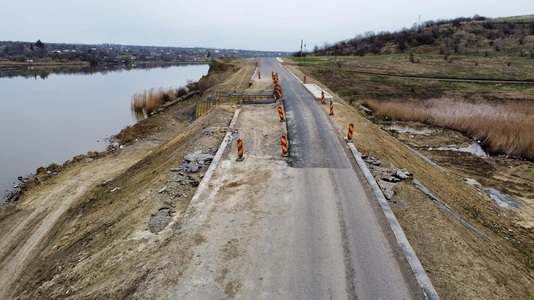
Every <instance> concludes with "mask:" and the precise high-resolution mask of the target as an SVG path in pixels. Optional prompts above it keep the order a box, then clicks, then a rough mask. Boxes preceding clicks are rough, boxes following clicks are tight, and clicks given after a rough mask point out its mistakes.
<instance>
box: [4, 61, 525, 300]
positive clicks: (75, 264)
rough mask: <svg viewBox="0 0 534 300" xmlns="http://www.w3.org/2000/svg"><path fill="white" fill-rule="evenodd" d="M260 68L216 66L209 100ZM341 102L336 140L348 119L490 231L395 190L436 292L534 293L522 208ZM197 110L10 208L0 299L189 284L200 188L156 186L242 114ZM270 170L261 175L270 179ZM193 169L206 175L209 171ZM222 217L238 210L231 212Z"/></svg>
mask: <svg viewBox="0 0 534 300" xmlns="http://www.w3.org/2000/svg"><path fill="white" fill-rule="evenodd" d="M254 69H255V65H254V61H253V60H248V61H242V62H233V65H232V66H231V67H229V68H226V69H224V68H222V69H220V70H219V71H220V72H219V74H217V75H214V76H216V78H217V79H216V81H218V82H220V83H222V82H223V79H225V80H224V84H222V85H219V86H217V87H215V88H213V89H211V90H209V91H208V92H207V93H205V96H206V95H207V94H209V93H214V92H215V91H217V90H220V91H222V92H228V91H232V90H236V89H237V90H242V89H245V88H246V86H247V85H248V82H249V80H250V77H251V76H252V74H253V72H254ZM294 72H295V73H296V74H297V75H299V76H302V74H301V73H299V71H298V70H294ZM308 78H309V81H313V79H312V78H310V77H308ZM318 84H319V85H321V84H320V83H318ZM328 92H329V93H330V94H332V95H335V93H333V92H332V91H328ZM336 101H337V102H338V103H340V105H338V106H336V116H335V119H333V122H335V125H336V126H337V128H338V129H339V133H340V134H341V135H345V134H346V126H347V124H348V123H350V122H353V123H354V124H355V125H356V130H355V144H356V146H357V147H358V149H359V150H360V151H361V152H363V153H364V154H368V155H372V156H375V157H377V158H380V159H381V160H382V161H383V164H385V165H390V166H395V167H399V168H406V169H408V170H409V171H410V172H412V173H413V174H414V176H415V177H416V178H417V179H419V180H420V181H421V182H422V183H423V184H424V185H425V186H426V187H428V188H429V189H430V190H431V191H432V192H433V193H434V194H435V195H436V196H437V197H438V198H440V200H441V201H443V202H444V203H446V204H447V205H448V206H449V207H451V208H452V209H453V210H454V211H455V212H456V213H458V214H460V215H462V216H464V218H465V219H467V220H469V221H470V222H471V223H472V224H473V225H474V226H476V227H477V228H479V229H480V230H482V231H484V232H485V233H486V234H487V235H488V236H490V237H491V239H492V240H491V241H486V240H484V239H481V238H480V237H479V236H477V235H475V234H473V233H472V232H471V231H469V230H468V229H467V228H465V227H464V226H463V225H461V224H460V223H459V222H458V221H457V220H456V219H454V218H453V217H451V216H450V215H448V214H447V213H444V212H443V211H442V210H441V209H439V208H438V207H437V206H436V205H435V204H433V203H432V202H431V201H429V200H428V199H427V198H426V197H425V196H424V195H423V194H421V193H420V192H419V191H418V190H416V189H415V188H414V187H413V185H411V184H410V183H409V182H405V183H402V184H400V185H399V186H398V188H397V190H396V195H395V197H394V201H395V202H394V204H392V205H393V206H392V207H393V209H394V212H395V214H396V216H397V218H398V219H399V221H400V223H401V225H402V227H403V229H404V230H405V232H406V234H407V236H408V239H409V240H410V242H411V243H412V246H413V248H414V250H415V251H416V253H417V254H418V256H419V258H420V260H421V262H422V263H423V266H424V267H425V269H426V270H427V272H428V273H429V276H430V277H431V280H432V281H433V283H434V285H435V286H436V289H437V291H438V293H439V294H440V296H441V297H442V298H443V299H510V298H513V299H532V298H533V297H534V289H533V288H532V286H534V271H533V270H532V269H528V268H527V267H526V265H525V256H524V255H523V254H522V252H521V251H527V252H528V251H531V249H532V248H533V247H534V246H533V244H532V243H533V241H534V239H532V229H528V228H527V227H523V226H521V225H520V224H519V223H517V222H516V221H517V216H518V213H517V212H515V211H508V210H506V211H505V210H502V209H500V208H498V207H496V206H495V205H494V204H493V203H492V202H491V201H490V200H489V199H488V198H487V197H484V196H483V195H481V194H479V192H478V190H477V189H476V188H475V187H472V186H469V185H467V184H466V183H465V182H464V179H463V178H462V177H461V176H459V175H457V173H454V172H452V171H448V169H447V171H446V172H440V171H439V170H437V169H436V168H435V167H433V166H431V165H429V164H428V163H427V162H426V161H424V160H422V159H421V158H420V157H418V156H416V155H415V154H414V153H413V152H411V151H409V150H407V148H405V147H404V146H403V145H402V144H400V143H399V142H398V141H397V140H396V139H394V138H392V137H391V136H390V135H388V134H387V133H386V132H384V131H383V130H381V129H378V128H377V127H376V126H374V125H372V124H371V123H370V122H369V121H367V120H366V119H365V118H364V117H363V116H362V115H361V114H360V113H359V112H358V111H356V110H354V109H352V108H349V107H348V106H347V105H346V104H345V103H344V101H343V99H340V98H339V97H337V96H336ZM193 105H194V103H193V102H191V103H189V102H187V103H179V104H177V105H176V106H174V107H172V108H170V109H168V110H167V111H165V112H163V113H161V114H158V115H155V116H153V117H151V118H149V121H148V122H146V123H150V124H149V125H150V126H147V128H150V130H145V131H143V130H141V129H139V130H138V131H136V129H134V132H133V134H134V135H135V133H136V132H137V133H138V134H139V137H140V139H139V141H137V142H133V143H131V144H129V145H127V146H126V147H125V148H124V149H122V150H118V151H116V152H115V153H112V154H110V155H107V156H105V157H102V158H97V159H91V158H85V159H84V160H82V161H81V162H78V163H76V164H73V165H70V166H67V167H66V168H65V169H64V170H62V171H61V172H60V173H59V175H58V176H57V177H52V178H51V179H49V180H47V181H45V182H44V183H42V184H41V185H37V186H35V187H33V188H32V189H31V190H30V191H29V192H28V193H26V194H25V195H24V196H23V198H22V199H21V200H20V202H19V203H18V204H17V205H16V206H14V207H7V208H5V209H4V210H3V212H2V214H1V215H0V226H1V227H2V228H3V230H2V231H1V232H0V258H1V261H0V272H1V273H2V274H3V276H2V277H1V278H0V298H3V299H9V298H23V299H24V298H30V299H36V298H66V297H68V298H73V299H85V298H127V297H129V298H161V297H164V298H165V297H166V298H172V297H171V296H170V295H171V294H170V293H171V292H170V290H169V289H171V287H175V286H177V285H179V284H183V283H182V279H183V276H184V274H187V272H188V266H189V265H190V264H191V263H195V262H198V260H199V258H198V257H197V256H196V255H197V253H196V252H195V251H196V250H195V249H196V247H197V246H198V245H202V244H204V243H206V241H207V239H208V238H209V231H208V232H205V233H204V234H203V233H202V232H184V231H182V230H181V227H182V224H183V222H185V221H186V220H183V215H184V212H185V210H186V209H187V206H188V204H189V200H190V199H191V197H192V195H193V193H194V188H191V189H189V190H187V192H185V190H184V194H183V195H180V196H170V195H167V194H166V192H162V193H159V191H160V190H161V189H162V187H163V186H165V185H167V184H168V182H169V181H170V180H173V176H174V174H173V173H172V172H170V171H169V170H170V168H173V167H175V166H177V165H179V164H180V163H181V161H182V159H183V156H184V155H185V154H187V153H191V152H194V151H196V150H199V149H206V148H210V147H217V146H218V145H219V143H220V141H221V139H222V137H223V136H224V128H225V127H227V126H228V123H229V121H230V118H231V116H232V113H233V111H234V109H235V107H233V106H232V105H228V106H226V105H222V106H219V107H217V108H215V109H214V110H213V111H212V112H211V113H210V114H209V115H206V116H204V117H202V118H200V119H198V120H196V121H194V122H191V120H190V119H189V116H191V115H192V114H193V110H194V107H193ZM266 109H269V108H266ZM263 115H265V114H253V116H254V117H253V118H252V119H253V120H255V121H257V122H259V124H261V120H258V118H261V116H263ZM244 116H245V117H246V116H247V115H244ZM252 119H250V118H249V119H241V120H240V122H241V124H243V122H251V120H252ZM241 126H246V125H241ZM213 128H217V130H214V129H213ZM141 132H144V135H142V134H141ZM266 134H267V133H266ZM267 135H268V134H267ZM257 137H258V139H259V140H255V141H253V142H252V143H251V144H250V147H251V151H253V152H257V153H260V154H259V156H261V161H264V163H265V164H266V165H268V166H270V164H271V163H274V162H275V161H274V160H270V159H268V157H272V155H273V153H274V152H273V151H275V150H274V149H275V148H276V145H275V144H276V143H274V142H272V141H271V142H272V143H273V144H272V145H271V144H268V146H267V147H266V146H265V141H264V140H263V139H262V137H263V135H262V136H258V135H257ZM230 151H232V150H230ZM262 151H263V152H262ZM231 153H233V152H229V155H232V154H231ZM261 153H263V154H261ZM257 167H258V168H260V167H261V164H260V165H257ZM445 167H448V166H447V165H445ZM268 169H269V168H266V169H265V170H260V169H258V172H261V171H265V173H264V174H266V176H267V175H268ZM527 174H528V172H527ZM194 176H195V178H196V179H197V180H200V179H201V176H202V172H201V173H198V174H196V175H194ZM238 178H241V177H239V176H237V177H235V178H233V177H231V176H230V177H228V175H227V182H221V184H222V185H221V187H220V188H221V189H223V190H224V189H229V190H228V192H230V190H232V189H231V188H237V189H239V191H240V192H241V193H245V194H247V193H252V194H253V193H255V192H256V191H257V190H258V180H260V178H257V180H256V179H254V178H249V179H247V180H244V179H243V180H238ZM110 179H112V180H111V181H109V182H108V183H107V184H105V185H103V184H102V182H103V181H108V180H110ZM117 188H119V189H117ZM112 190H113V192H111V191H112ZM249 204H250V205H248V206H247V204H246V203H245V204H244V206H243V207H240V209H244V210H245V212H244V213H248V212H249V213H250V215H247V217H250V220H249V221H250V222H254V220H255V218H261V217H262V215H261V210H259V209H258V207H257V206H254V205H253V204H254V203H249ZM221 205H222V206H221V207H219V209H222V210H225V208H224V205H229V204H228V203H227V204H221ZM163 207H166V208H170V209H171V211H172V219H173V222H171V223H170V224H169V225H168V226H167V228H166V229H165V230H163V231H161V232H160V233H158V234H154V233H151V232H150V231H149V230H148V222H149V220H150V219H151V217H152V216H153V215H154V214H156V213H157V212H158V211H159V210H160V209H161V208H163ZM225 213H226V214H228V215H230V216H232V215H233V212H232V209H228V210H225ZM258 234H261V233H258ZM510 239H513V240H517V241H521V243H522V245H524V248H518V247H514V245H515V244H514V243H513V241H512V242H511V241H510ZM234 246H236V245H233V244H228V245H227V247H226V248H224V249H225V252H222V253H221V255H222V256H221V259H223V260H226V261H231V260H232V258H233V257H235V255H238V254H237V252H235V251H234V250H236V249H237V248H236V247H237V246H236V247H234ZM525 249H526V250H525ZM221 272H222V273H221V276H222V275H224V276H222V277H221V280H220V283H218V284H221V285H223V287H224V288H225V291H227V293H226V296H227V297H230V298H232V297H238V296H239V288H240V286H239V282H234V281H232V280H231V279H232V276H233V275H232V274H229V273H227V272H226V273H225V272H224V269H223V270H221ZM6 273H8V274H10V275H9V276H4V274H6ZM226 288H227V289H226Z"/></svg>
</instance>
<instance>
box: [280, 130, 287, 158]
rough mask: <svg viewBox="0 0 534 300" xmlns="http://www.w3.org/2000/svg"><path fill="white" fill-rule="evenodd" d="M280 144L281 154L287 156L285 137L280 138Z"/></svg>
mask: <svg viewBox="0 0 534 300" xmlns="http://www.w3.org/2000/svg"><path fill="white" fill-rule="evenodd" d="M280 144H281V145H282V154H284V156H287V138H286V136H285V135H283V136H281V137H280Z"/></svg>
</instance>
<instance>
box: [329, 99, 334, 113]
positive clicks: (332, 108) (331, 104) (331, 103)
mask: <svg viewBox="0 0 534 300" xmlns="http://www.w3.org/2000/svg"><path fill="white" fill-rule="evenodd" d="M330 115H331V116H333V115H334V103H333V102H332V101H330Z"/></svg>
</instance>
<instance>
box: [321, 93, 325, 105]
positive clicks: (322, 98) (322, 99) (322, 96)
mask: <svg viewBox="0 0 534 300" xmlns="http://www.w3.org/2000/svg"><path fill="white" fill-rule="evenodd" d="M321 104H326V99H325V98H324V91H321Z"/></svg>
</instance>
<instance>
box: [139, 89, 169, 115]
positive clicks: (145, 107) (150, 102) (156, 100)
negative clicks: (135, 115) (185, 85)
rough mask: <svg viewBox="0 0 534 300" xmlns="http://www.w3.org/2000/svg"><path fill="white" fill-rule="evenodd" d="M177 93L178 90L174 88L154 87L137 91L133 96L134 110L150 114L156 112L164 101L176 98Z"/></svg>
mask: <svg viewBox="0 0 534 300" xmlns="http://www.w3.org/2000/svg"><path fill="white" fill-rule="evenodd" d="M176 94H177V90H176V89H174V88H168V89H163V88H159V89H155V88H152V89H149V90H144V91H142V92H140V93H135V94H134V95H133V96H132V110H133V111H134V112H144V113H145V114H147V115H149V114H151V113H152V112H155V111H156V110H157V109H158V108H159V106H160V105H162V104H163V103H165V102H167V101H172V100H174V99H176Z"/></svg>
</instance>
